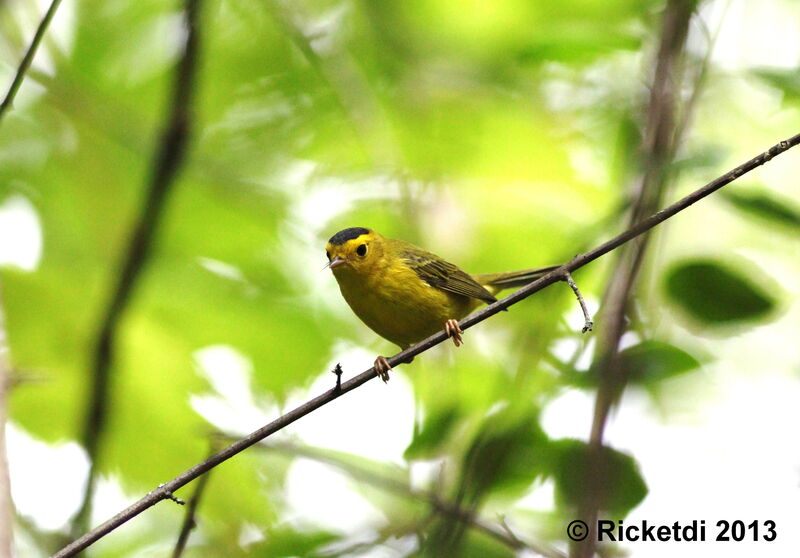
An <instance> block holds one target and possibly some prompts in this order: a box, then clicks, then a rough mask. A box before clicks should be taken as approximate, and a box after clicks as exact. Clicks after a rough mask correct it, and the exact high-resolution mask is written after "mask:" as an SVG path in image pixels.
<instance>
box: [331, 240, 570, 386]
mask: <svg viewBox="0 0 800 558" xmlns="http://www.w3.org/2000/svg"><path fill="white" fill-rule="evenodd" d="M325 250H326V252H325V254H326V256H327V257H328V265H327V266H326V267H330V268H331V270H332V271H333V275H334V277H336V281H337V282H338V283H339V289H340V290H341V291H342V296H344V299H345V300H346V301H347V304H349V305H350V308H352V309H353V312H355V313H356V316H358V317H359V318H360V319H361V321H363V322H364V323H365V324H367V326H369V327H370V328H371V329H372V330H373V331H374V332H375V333H377V334H378V335H380V336H381V337H383V338H384V339H387V340H389V341H391V342H392V343H395V344H396V345H399V346H400V348H402V349H406V348H408V347H409V346H411V345H413V344H414V343H416V342H418V341H421V340H422V339H425V338H426V337H428V336H430V335H433V334H434V333H436V332H437V331H438V330H440V329H441V328H442V327H444V330H445V331H446V332H447V335H448V336H450V337H451V338H452V339H453V343H455V345H456V347H458V346H460V345H461V344H462V342H463V341H462V338H461V335H462V333H463V332H462V331H461V328H460V327H459V326H458V320H460V319H461V318H463V317H464V316H466V315H467V314H469V313H470V312H472V311H473V310H475V309H476V308H477V307H478V306H480V305H481V304H484V303H492V302H495V301H496V300H497V299H496V298H495V297H494V295H495V294H497V293H498V292H499V291H501V290H503V289H506V288H510V287H519V286H522V285H526V284H528V283H530V282H531V281H533V280H535V279H536V278H538V277H540V276H541V275H543V274H545V273H547V272H548V271H551V270H553V269H555V268H556V267H557V266H551V267H543V268H538V269H526V270H523V271H513V272H507V273H489V274H480V275H470V274H468V273H466V272H465V271H462V270H461V269H460V268H459V267H457V266H455V265H453V264H451V263H450V262H448V261H446V260H443V259H442V258H440V257H439V256H437V255H435V254H432V253H430V252H427V251H425V250H423V249H422V248H418V247H416V246H414V245H412V244H409V243H408V242H404V241H402V240H395V239H392V238H385V237H383V236H381V235H380V234H378V233H377V232H375V231H373V230H370V229H367V228H364V227H352V228H349V229H344V230H341V231H339V232H338V233H336V234H335V235H333V236H332V237H331V239H330V240H329V241H328V245H327V246H326V248H325ZM389 370H391V366H389V362H388V361H387V360H386V358H385V357H383V356H378V358H376V359H375V371H376V372H377V373H378V375H379V376H380V378H381V379H382V380H383V381H384V382H386V381H388V379H389Z"/></svg>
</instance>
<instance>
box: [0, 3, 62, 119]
mask: <svg viewBox="0 0 800 558" xmlns="http://www.w3.org/2000/svg"><path fill="white" fill-rule="evenodd" d="M59 4H61V0H53V1H52V2H51V3H50V7H49V8H47V12H46V13H45V14H44V17H43V18H42V21H41V22H39V27H37V28H36V33H35V34H34V35H33V40H32V41H31V44H30V46H29V47H28V50H27V51H26V52H25V56H23V57H22V61H21V62H20V63H19V67H18V68H17V73H16V75H15V76H14V81H12V82H11V86H10V87H9V88H8V92H7V93H6V96H5V98H4V99H3V102H2V103H0V122H2V120H3V116H5V113H6V112H7V111H8V110H9V109H10V108H11V107H12V105H13V104H14V98H15V97H16V96H17V91H19V88H20V87H21V86H22V81H23V80H24V79H25V72H27V71H28V68H30V66H31V62H33V57H34V56H36V50H37V49H38V48H39V43H41V42H42V38H43V37H44V34H45V31H47V27H48V26H49V25H50V22H51V21H52V19H53V16H54V15H56V10H58V5H59Z"/></svg>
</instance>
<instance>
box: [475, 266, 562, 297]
mask: <svg viewBox="0 0 800 558" xmlns="http://www.w3.org/2000/svg"><path fill="white" fill-rule="evenodd" d="M559 267H561V266H560V265H551V266H547V267H538V268H536V269H523V270H522V271H506V272H504V273H481V274H479V275H475V279H476V280H477V281H478V283H480V284H481V285H483V286H484V287H485V288H486V290H487V291H489V292H490V293H492V294H493V295H494V294H497V293H499V292H500V291H502V290H503V289H513V288H514V287H522V286H524V285H527V284H528V283H531V282H533V281H535V280H536V279H538V278H539V277H541V276H542V275H545V274H547V273H550V272H551V271H553V270H554V269H558V268H559Z"/></svg>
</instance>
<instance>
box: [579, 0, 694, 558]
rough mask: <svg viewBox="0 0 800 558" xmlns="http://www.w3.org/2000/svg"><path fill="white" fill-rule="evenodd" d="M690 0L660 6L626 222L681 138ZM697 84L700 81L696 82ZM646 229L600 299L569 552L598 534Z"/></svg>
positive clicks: (649, 200) (650, 193)
mask: <svg viewBox="0 0 800 558" xmlns="http://www.w3.org/2000/svg"><path fill="white" fill-rule="evenodd" d="M695 6H696V2H695V0H670V1H669V2H668V3H667V5H666V8H665V11H664V16H663V21H662V29H661V38H660V44H659V48H658V52H657V54H656V60H655V73H654V75H653V85H652V87H651V89H650V100H649V103H648V110H647V124H646V128H645V133H644V138H643V144H642V155H641V157H642V160H643V165H642V166H643V171H642V176H641V179H640V181H639V183H638V185H637V186H638V188H637V191H636V194H635V199H634V204H633V209H632V212H631V216H630V220H631V223H635V222H637V221H639V220H640V219H641V218H642V217H644V216H645V215H647V214H649V213H651V212H652V211H654V210H655V209H656V208H657V207H658V205H659V204H660V203H661V200H662V198H663V196H664V192H665V190H666V186H667V184H668V182H669V178H670V177H669V171H670V164H671V162H672V160H673V158H674V155H675V152H676V150H677V146H678V144H679V141H680V138H679V136H678V135H677V132H676V124H675V121H676V113H677V105H678V102H677V99H678V97H679V95H680V84H681V75H682V63H683V57H684V50H685V45H686V38H687V35H688V30H689V23H690V21H691V18H692V14H693V13H694V8H695ZM698 87H699V85H698ZM649 237H650V235H649V234H648V235H643V236H642V237H641V238H640V239H638V241H637V242H635V243H631V245H629V246H626V247H625V249H623V250H620V253H619V258H618V261H617V265H616V266H615V267H614V269H613V272H612V276H611V278H610V279H609V282H608V288H607V291H606V296H605V303H604V308H603V312H604V318H605V320H604V325H603V329H602V333H601V335H600V336H599V338H598V348H597V353H596V356H595V359H594V363H593V365H592V369H593V370H596V371H597V374H598V376H599V378H600V383H599V385H598V389H597V394H596V397H595V406H594V416H593V418H592V425H591V433H590V436H589V447H590V454H589V460H590V461H589V463H590V465H589V466H588V467H587V478H586V479H585V483H586V490H585V491H584V500H583V502H582V503H581V507H580V509H579V512H578V516H579V517H580V518H581V519H582V520H583V521H585V522H586V523H587V524H588V525H589V536H588V537H586V538H585V539H583V541H581V542H579V543H576V544H573V545H572V546H571V548H570V556H573V557H575V558H590V557H591V556H592V555H593V554H594V551H595V544H596V540H597V536H596V533H595V529H594V525H596V523H597V518H598V514H599V510H600V506H601V502H600V494H601V493H602V490H603V486H604V484H605V481H604V479H605V478H607V474H606V472H605V463H604V462H603V459H602V457H603V454H602V452H601V450H602V446H603V435H604V432H605V427H606V423H607V420H608V415H609V412H610V410H611V407H612V405H613V403H614V402H615V401H617V400H618V399H619V397H620V396H621V394H622V391H623V390H624V389H625V385H626V383H627V377H625V375H624V372H623V371H621V370H620V369H619V366H618V355H619V344H620V340H621V338H622V336H623V334H624V333H625V330H626V318H627V315H628V308H629V304H630V299H631V294H632V293H633V290H634V287H635V285H636V283H637V279H638V277H639V272H640V270H641V267H642V263H643V261H644V256H645V253H646V250H647V246H648V241H649Z"/></svg>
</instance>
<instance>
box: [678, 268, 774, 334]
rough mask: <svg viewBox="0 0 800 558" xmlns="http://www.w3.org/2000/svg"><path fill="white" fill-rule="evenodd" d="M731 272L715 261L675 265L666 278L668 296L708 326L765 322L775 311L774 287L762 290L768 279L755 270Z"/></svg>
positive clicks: (739, 269) (743, 269) (688, 313)
mask: <svg viewBox="0 0 800 558" xmlns="http://www.w3.org/2000/svg"><path fill="white" fill-rule="evenodd" d="M738 267H739V268H738V269H736V270H732V269H730V268H728V267H726V266H725V265H724V264H722V263H720V262H716V261H713V260H692V261H685V262H680V263H678V264H676V265H675V266H674V267H673V268H672V269H671V270H669V272H668V274H667V276H666V279H665V281H666V292H667V296H668V297H669V298H670V299H671V300H672V302H673V303H674V304H676V305H677V306H679V307H680V308H681V310H683V311H684V312H685V313H686V315H688V316H690V317H691V318H693V319H694V320H697V321H698V322H701V323H703V324H704V325H706V326H712V327H713V326H720V325H727V324H736V323H741V322H748V321H754V320H759V319H763V318H765V317H767V316H769V314H770V313H771V312H772V311H773V310H774V309H775V305H776V301H775V297H774V295H773V293H775V292H776V289H775V288H774V287H773V288H772V289H770V290H769V291H767V290H765V289H762V288H761V287H760V286H759V283H761V284H763V283H764V282H766V281H767V279H766V276H765V275H764V274H763V273H761V272H760V270H758V269H757V268H756V267H755V266H752V265H750V266H747V267H745V265H744V264H740V265H739V266H738Z"/></svg>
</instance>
